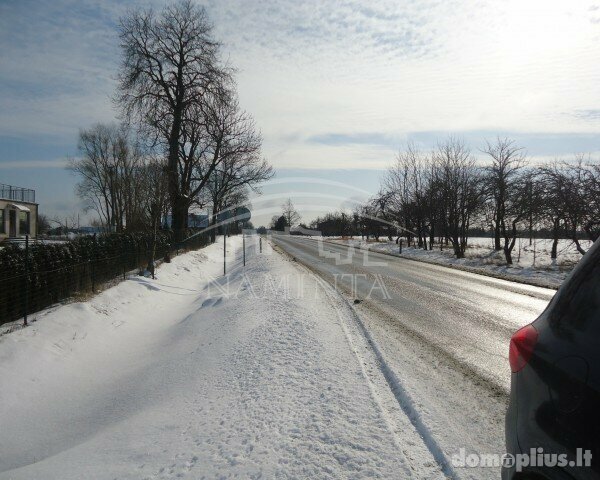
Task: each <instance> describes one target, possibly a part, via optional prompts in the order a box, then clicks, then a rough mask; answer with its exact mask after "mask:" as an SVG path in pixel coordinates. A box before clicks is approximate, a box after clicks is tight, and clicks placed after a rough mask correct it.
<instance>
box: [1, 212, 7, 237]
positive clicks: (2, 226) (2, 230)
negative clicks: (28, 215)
mask: <svg viewBox="0 0 600 480" xmlns="http://www.w3.org/2000/svg"><path fill="white" fill-rule="evenodd" d="M4 220H5V219H4V209H3V208H2V209H0V233H6V230H5V227H4Z"/></svg>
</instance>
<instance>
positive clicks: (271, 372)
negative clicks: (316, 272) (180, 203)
mask: <svg viewBox="0 0 600 480" xmlns="http://www.w3.org/2000/svg"><path fill="white" fill-rule="evenodd" d="M240 243H241V239H240V238H231V239H230V246H229V248H230V250H232V249H234V250H236V261H235V263H233V264H232V262H230V266H229V268H230V271H231V272H232V273H231V274H230V276H229V283H228V284H226V283H223V279H221V280H215V279H218V278H219V276H220V274H221V269H222V246H221V243H220V242H217V243H216V244H214V245H211V246H210V247H208V248H206V249H204V250H202V251H200V252H193V253H188V254H185V255H182V256H179V257H177V258H175V259H173V262H172V263H170V264H164V265H162V266H161V268H160V269H159V271H158V275H157V279H156V280H151V279H147V278H134V279H130V280H128V281H125V282H122V283H120V284H119V285H117V286H115V287H113V288H110V289H108V290H106V291H104V292H103V293H101V294H99V295H98V296H96V297H94V298H92V299H91V300H89V301H87V302H84V303H73V304H70V305H65V306H61V307H58V308H55V309H53V310H49V311H46V312H44V313H43V314H42V315H41V318H40V320H39V321H38V322H36V323H34V324H33V325H32V326H31V327H29V328H26V329H23V330H18V331H15V332H13V333H11V334H8V335H5V336H3V337H1V338H0V385H2V388H1V389H0V424H1V428H0V452H1V454H0V472H2V473H0V478H2V479H3V478H6V479H21V478H23V479H31V478H44V479H53V478H56V479H61V480H62V479H71V478H73V479H75V478H77V479H79V478H86V479H113V478H119V479H127V478H131V479H134V478H135V479H139V478H148V479H150V478H194V479H196V478H201V477H203V476H206V477H207V478H216V477H218V478H233V477H237V478H274V477H276V478H410V477H415V478H436V477H438V478H439V477H440V476H441V473H440V471H439V468H438V465H437V464H436V462H435V461H434V459H433V456H432V455H431V454H430V450H431V448H430V445H427V446H426V445H425V444H424V443H423V441H422V439H421V436H420V435H422V432H418V429H414V428H413V426H412V425H411V422H410V421H408V419H407V418H406V416H404V414H403V412H401V411H399V409H398V405H397V404H394V401H393V398H391V397H393V395H392V394H391V392H390V391H389V390H386V388H384V383H385V379H383V377H382V375H381V372H380V371H379V369H378V366H377V363H376V359H373V358H372V352H371V351H370V350H369V349H368V347H367V345H366V342H365V341H364V338H362V337H361V336H360V335H359V334H356V332H353V329H356V325H355V324H353V322H352V319H351V318H350V317H349V316H348V314H347V311H346V310H344V308H343V305H342V306H340V304H336V301H335V299H334V298H332V296H331V293H329V294H327V293H324V291H323V290H322V288H321V287H320V286H319V282H318V281H317V280H316V279H315V278H314V277H312V276H310V275H308V274H306V272H303V270H301V269H299V268H298V267H297V266H296V265H295V264H294V263H293V262H290V261H288V260H286V259H284V258H283V257H281V256H279V255H267V253H268V247H266V246H265V254H263V255H258V254H257V253H256V251H253V252H251V253H250V254H249V255H248V265H247V267H246V268H245V269H242V267H241V254H240V252H239V246H240ZM249 243H251V242H249ZM211 279H212V280H211ZM219 282H220V283H219ZM428 447H429V449H428Z"/></svg>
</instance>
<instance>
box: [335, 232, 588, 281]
mask: <svg viewBox="0 0 600 480" xmlns="http://www.w3.org/2000/svg"><path fill="white" fill-rule="evenodd" d="M327 240H329V241H334V242H336V243H342V244H347V245H352V246H354V247H357V248H369V249H371V250H373V251H376V252H385V253H391V254H398V253H399V248H398V245H397V244H396V243H395V242H394V241H392V242H389V241H388V240H387V238H384V237H380V241H379V242H375V241H374V240H369V241H366V240H363V239H361V238H360V237H354V238H344V239H341V238H327ZM581 244H582V246H583V248H584V249H587V248H589V247H590V245H591V242H589V241H587V240H584V241H582V242H581ZM551 249H552V240H550V239H534V241H533V243H532V245H529V240H528V239H519V240H517V243H516V245H515V248H514V250H513V265H510V266H509V265H507V264H506V260H505V258H504V253H503V252H502V251H499V252H498V251H494V249H493V244H492V239H491V238H485V237H474V238H469V243H468V247H467V252H466V256H465V258H462V259H456V258H455V257H454V255H453V252H452V246H451V245H449V246H448V247H446V246H444V247H443V250H440V247H439V245H435V247H434V249H433V250H427V251H425V250H423V249H420V248H415V247H407V245H406V240H405V241H404V244H403V247H402V256H403V257H407V258H413V259H415V260H423V261H429V262H433V263H438V264H441V265H449V266H455V267H458V268H466V269H469V270H470V271H475V272H477V271H480V272H481V273H485V274H490V275H494V276H498V277H500V278H506V279H509V280H517V281H523V282H526V283H532V284H534V285H540V286H545V287H553V288H556V287H558V286H560V284H561V283H562V281H563V280H564V279H565V278H566V276H567V275H568V274H569V272H570V271H571V270H572V269H573V267H574V266H575V264H576V263H577V262H578V261H579V259H580V258H581V254H580V253H579V252H577V249H576V248H575V245H574V244H573V242H572V241H570V240H560V241H559V245H558V258H557V260H556V261H554V262H553V261H552V259H551V258H550V251H551Z"/></svg>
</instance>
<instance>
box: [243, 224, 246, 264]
mask: <svg viewBox="0 0 600 480" xmlns="http://www.w3.org/2000/svg"><path fill="white" fill-rule="evenodd" d="M242 250H243V251H244V253H243V257H244V267H245V266H246V233H244V226H243V225H242Z"/></svg>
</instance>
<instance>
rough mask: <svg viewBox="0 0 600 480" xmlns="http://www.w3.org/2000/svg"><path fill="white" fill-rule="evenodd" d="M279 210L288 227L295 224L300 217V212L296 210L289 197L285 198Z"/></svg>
mask: <svg viewBox="0 0 600 480" xmlns="http://www.w3.org/2000/svg"><path fill="white" fill-rule="evenodd" d="M281 210H282V213H283V216H284V217H285V221H286V222H287V224H288V226H290V227H293V226H294V225H296V224H297V223H298V222H299V221H300V219H301V218H302V217H301V216H300V214H299V213H298V212H297V211H296V208H295V207H294V204H293V203H292V199H291V198H288V199H287V200H286V202H285V203H284V204H283V205H282V206H281Z"/></svg>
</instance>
